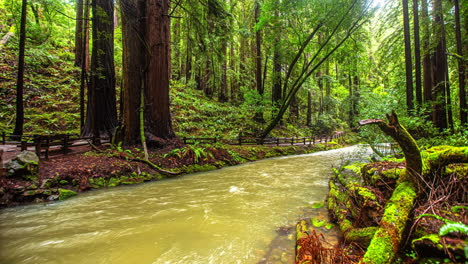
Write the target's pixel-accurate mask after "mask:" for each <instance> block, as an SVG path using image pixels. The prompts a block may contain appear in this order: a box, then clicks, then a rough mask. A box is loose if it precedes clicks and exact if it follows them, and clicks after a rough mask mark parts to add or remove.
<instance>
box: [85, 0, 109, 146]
mask: <svg viewBox="0 0 468 264" xmlns="http://www.w3.org/2000/svg"><path fill="white" fill-rule="evenodd" d="M92 7H93V51H92V57H91V74H90V86H89V90H88V108H87V115H86V121H85V125H84V127H83V131H82V134H83V135H85V136H91V135H92V136H93V137H94V138H95V139H98V138H100V137H101V135H107V136H109V137H111V136H112V134H113V133H114V129H115V127H116V125H117V108H116V91H115V71H114V2H113V1H112V0H94V1H93V3H92ZM95 143H97V144H99V142H97V141H95Z"/></svg>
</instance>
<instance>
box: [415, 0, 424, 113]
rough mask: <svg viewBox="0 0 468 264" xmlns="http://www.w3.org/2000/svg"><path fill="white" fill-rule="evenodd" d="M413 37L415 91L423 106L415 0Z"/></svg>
mask: <svg viewBox="0 0 468 264" xmlns="http://www.w3.org/2000/svg"><path fill="white" fill-rule="evenodd" d="M413 35H414V36H413V37H414V71H415V91H416V102H417V103H418V106H421V105H422V102H423V99H422V84H421V45H420V36H419V3H418V0H413Z"/></svg>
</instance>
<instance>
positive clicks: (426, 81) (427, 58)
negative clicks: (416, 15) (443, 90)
mask: <svg viewBox="0 0 468 264" xmlns="http://www.w3.org/2000/svg"><path fill="white" fill-rule="evenodd" d="M421 18H422V21H423V28H424V35H423V51H424V56H423V100H424V102H426V103H428V102H432V83H433V82H432V63H431V51H430V47H429V44H430V43H429V39H430V31H429V24H430V20H429V13H428V7H427V0H421Z"/></svg>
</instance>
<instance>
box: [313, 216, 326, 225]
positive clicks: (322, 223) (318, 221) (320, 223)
mask: <svg viewBox="0 0 468 264" xmlns="http://www.w3.org/2000/svg"><path fill="white" fill-rule="evenodd" d="M311 223H312V225H313V226H314V227H322V226H324V225H326V224H327V220H319V219H317V218H312V220H311Z"/></svg>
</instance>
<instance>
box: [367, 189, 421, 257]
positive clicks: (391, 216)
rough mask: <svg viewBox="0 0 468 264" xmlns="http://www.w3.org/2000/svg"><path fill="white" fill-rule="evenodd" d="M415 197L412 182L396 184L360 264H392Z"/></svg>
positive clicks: (415, 193)
mask: <svg viewBox="0 0 468 264" xmlns="http://www.w3.org/2000/svg"><path fill="white" fill-rule="evenodd" d="M416 197H417V192H416V188H415V186H414V185H413V183H412V182H409V181H405V182H402V183H400V184H398V186H397V188H396V189H395V190H394V191H393V194H392V197H391V198H390V200H389V201H388V202H387V205H386V206H385V212H384V215H383V217H382V220H381V221H380V224H379V229H378V230H377V232H376V233H375V235H374V237H373V238H372V241H371V243H370V245H369V247H368V248H367V252H366V254H365V255H364V258H363V259H362V260H361V262H360V263H362V264H387V263H388V264H390V263H393V261H394V259H395V255H396V252H397V251H398V248H399V245H400V243H401V238H402V236H403V232H404V230H405V227H406V224H407V222H408V220H409V219H410V216H411V211H412V209H413V204H414V201H415V199H416Z"/></svg>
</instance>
